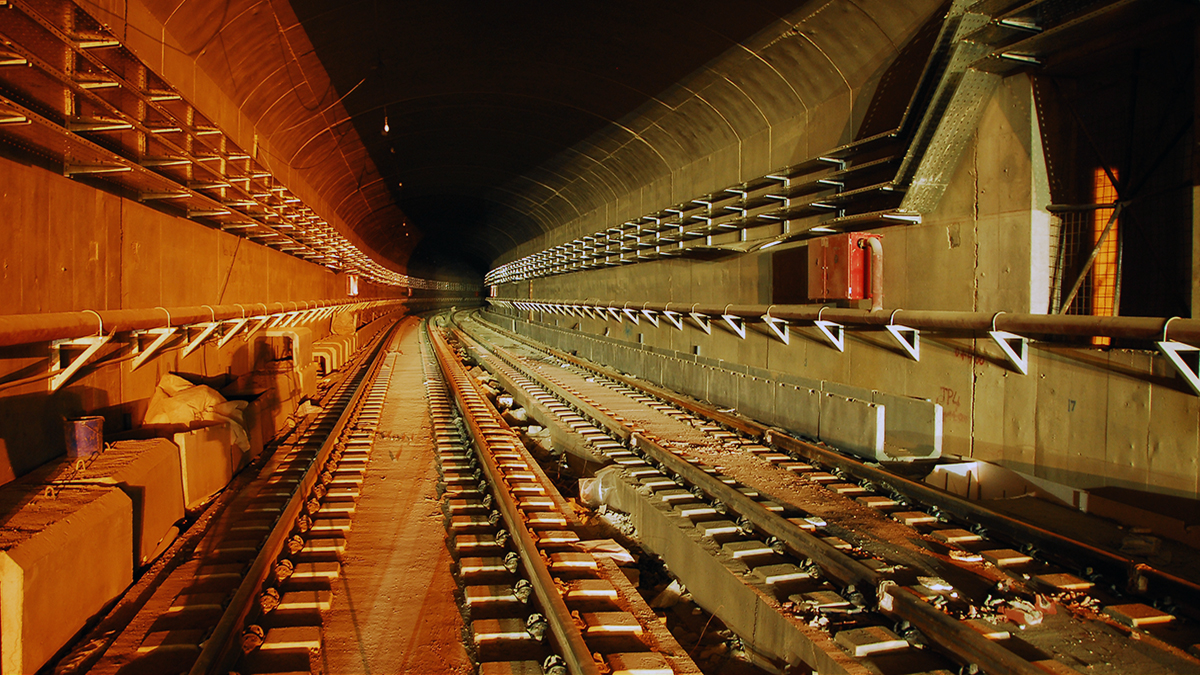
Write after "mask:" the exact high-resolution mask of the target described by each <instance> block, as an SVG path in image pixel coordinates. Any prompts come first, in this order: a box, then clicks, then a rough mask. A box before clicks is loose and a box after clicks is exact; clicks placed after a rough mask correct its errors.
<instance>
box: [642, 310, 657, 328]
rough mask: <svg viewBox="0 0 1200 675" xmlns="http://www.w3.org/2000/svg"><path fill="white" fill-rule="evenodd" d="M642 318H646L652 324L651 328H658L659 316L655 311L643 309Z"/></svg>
mask: <svg viewBox="0 0 1200 675" xmlns="http://www.w3.org/2000/svg"><path fill="white" fill-rule="evenodd" d="M642 316H644V317H646V320H647V321H649V322H650V325H651V326H654V327H655V328H658V314H655V313H654V310H652V309H643V310H642Z"/></svg>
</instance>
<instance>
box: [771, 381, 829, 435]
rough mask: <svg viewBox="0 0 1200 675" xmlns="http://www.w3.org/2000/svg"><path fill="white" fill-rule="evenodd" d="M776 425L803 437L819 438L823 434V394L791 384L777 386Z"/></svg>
mask: <svg viewBox="0 0 1200 675" xmlns="http://www.w3.org/2000/svg"><path fill="white" fill-rule="evenodd" d="M775 388H776V391H775V415H776V417H775V420H774V422H775V423H776V424H779V425H780V426H783V427H786V428H787V429H790V430H792V431H794V432H796V433H798V434H800V435H801V436H808V437H809V438H818V437H819V436H820V432H821V399H822V398H823V397H822V395H821V392H819V391H817V390H816V389H812V388H809V387H796V386H792V385H790V384H785V385H775Z"/></svg>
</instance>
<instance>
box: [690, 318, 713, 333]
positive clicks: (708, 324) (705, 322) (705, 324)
mask: <svg viewBox="0 0 1200 675" xmlns="http://www.w3.org/2000/svg"><path fill="white" fill-rule="evenodd" d="M688 316H690V317H692V321H695V322H696V325H697V326H700V330H702V331H704V332H705V333H708V334H709V335H712V320H711V319H709V318H708V316H707V315H705V314H697V313H695V312H688Z"/></svg>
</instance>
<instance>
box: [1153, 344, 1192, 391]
mask: <svg viewBox="0 0 1200 675" xmlns="http://www.w3.org/2000/svg"><path fill="white" fill-rule="evenodd" d="M1154 344H1155V346H1157V347H1158V351H1160V352H1162V355H1163V356H1165V357H1167V360H1168V361H1170V362H1171V365H1172V366H1175V370H1176V371H1177V372H1178V373H1179V374H1180V375H1181V376H1183V379H1184V380H1187V383H1188V386H1189V387H1191V388H1192V391H1193V392H1195V394H1196V395H1197V396H1200V374H1197V372H1196V368H1195V367H1193V366H1192V365H1191V364H1190V363H1188V362H1187V361H1184V360H1183V356H1182V355H1181V352H1196V351H1200V347H1193V346H1192V345H1189V344H1185V343H1183V342H1175V341H1174V340H1169V341H1165V342H1155V343H1154Z"/></svg>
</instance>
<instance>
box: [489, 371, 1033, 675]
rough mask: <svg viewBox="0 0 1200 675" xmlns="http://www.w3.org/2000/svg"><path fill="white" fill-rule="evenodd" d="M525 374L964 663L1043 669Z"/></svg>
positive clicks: (1006, 670) (1023, 672)
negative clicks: (883, 587) (884, 586)
mask: <svg viewBox="0 0 1200 675" xmlns="http://www.w3.org/2000/svg"><path fill="white" fill-rule="evenodd" d="M495 352H496V354H497V355H498V356H500V357H501V358H504V359H505V360H506V361H509V362H510V363H513V361H515V359H513V361H510V359H512V355H511V354H507V350H504V349H501V348H498V347H497V348H495ZM506 357H507V358H506ZM514 365H515V364H514ZM525 375H526V376H527V377H530V378H532V379H535V380H536V381H537V382H538V383H539V384H540V385H541V386H543V387H545V388H546V389H547V390H549V391H551V392H552V393H554V394H555V395H556V396H558V397H560V398H562V399H563V400H564V401H567V402H569V403H570V405H572V406H574V407H575V408H576V409H578V410H580V411H581V412H583V413H584V414H585V415H587V416H589V417H591V418H592V419H593V420H595V421H597V422H598V423H600V424H601V425H602V426H603V427H604V428H606V429H608V430H610V431H612V432H613V433H614V434H615V435H617V436H618V437H620V438H621V439H622V440H625V441H627V442H628V443H629V444H630V447H632V448H635V449H638V450H641V451H642V452H643V453H644V454H645V455H646V456H647V457H648V458H649V459H650V460H652V461H654V462H656V463H658V464H659V465H661V466H663V467H664V468H666V469H667V470H668V471H671V472H673V473H675V474H676V475H678V476H681V477H682V478H683V479H684V480H686V481H688V482H690V483H691V484H693V485H696V486H697V487H699V488H700V489H701V490H703V491H704V492H705V493H707V494H708V495H709V496H710V497H711V498H712V499H714V500H717V501H719V502H721V503H724V504H726V505H728V506H729V508H730V509H731V510H733V511H735V512H737V513H738V514H739V515H741V516H744V517H745V518H747V519H749V520H750V522H752V523H753V524H754V525H755V526H756V527H758V528H759V529H761V530H762V531H763V532H765V533H767V534H769V535H771V536H773V537H776V538H778V539H779V540H780V541H781V542H783V543H784V545H785V546H786V547H787V548H788V549H789V550H790V551H791V553H792V554H793V555H795V556H797V557H800V558H809V559H811V560H812V561H813V562H814V563H816V564H817V566H819V567H820V568H821V570H822V571H823V572H824V573H825V574H826V575H828V576H830V577H832V578H834V579H836V580H838V581H839V582H841V583H842V584H843V585H854V586H855V588H856V589H858V590H859V591H860V592H862V593H863V594H864V595H866V596H873V595H876V594H877V592H878V597H877V598H876V600H877V602H878V603H879V605H880V607H882V608H883V609H884V610H885V611H888V612H889V613H891V614H894V615H896V616H898V617H900V618H901V619H904V620H906V621H908V622H909V623H911V624H912V625H913V626H916V627H917V628H918V629H919V630H920V631H921V632H922V633H924V634H925V635H926V636H927V637H928V638H929V639H930V641H931V642H933V643H935V644H937V645H938V646H939V647H941V648H942V649H943V650H945V651H946V652H947V653H950V654H953V655H955V656H957V657H958V658H959V659H960V660H962V661H963V662H964V663H965V664H970V663H974V664H976V665H978V666H979V667H980V668H981V669H982V670H983V671H984V672H987V673H989V674H990V675H1036V674H1038V673H1043V672H1044V671H1042V670H1040V669H1039V668H1037V667H1036V666H1034V665H1033V664H1032V663H1030V662H1029V661H1027V660H1025V659H1023V658H1021V657H1020V656H1017V655H1016V654H1015V653H1013V652H1011V651H1009V650H1008V649H1006V648H1004V647H1002V646H1000V645H998V644H997V643H996V642H994V641H992V640H989V639H988V638H987V637H986V636H984V635H983V634H981V633H979V632H978V631H976V630H974V629H972V628H970V627H969V626H967V625H965V624H963V623H962V622H960V621H959V620H958V619H956V618H954V617H952V616H950V615H948V614H946V613H945V612H942V611H941V610H940V609H937V608H936V607H933V606H931V605H930V604H929V603H927V602H925V600H924V599H922V598H921V597H920V596H918V595H917V594H916V593H913V592H912V591H910V590H908V589H906V588H903V587H901V586H897V585H889V586H888V587H887V589H886V590H882V589H881V588H880V585H881V584H882V583H883V582H884V581H886V578H885V577H884V576H883V575H881V574H879V573H878V572H876V571H874V570H872V569H870V568H869V567H867V566H866V565H863V564H862V563H861V562H859V561H857V560H855V559H854V558H851V557H850V556H848V555H846V554H845V553H843V552H842V551H840V550H838V549H837V548H835V547H834V546H832V545H831V544H829V543H828V542H825V541H822V540H821V539H820V538H818V537H816V536H814V535H812V534H809V533H808V532H805V531H804V530H803V529H801V528H800V526H798V525H796V524H795V523H792V522H790V521H789V520H788V519H787V518H784V517H782V516H780V515H778V514H776V513H773V512H771V511H768V510H767V509H766V508H765V507H764V506H763V505H762V504H760V503H758V502H756V501H754V500H753V499H752V498H750V497H749V496H747V495H745V494H743V493H742V492H740V491H738V490H737V489H736V488H734V487H732V486H729V485H726V484H725V483H723V482H721V480H720V479H718V478H716V477H714V476H711V475H709V474H708V473H706V472H705V471H704V470H703V469H701V468H700V467H698V466H695V465H693V464H691V463H689V462H688V461H686V460H684V459H682V458H680V457H679V456H677V455H676V454H675V453H673V452H671V451H670V450H668V449H667V448H664V447H663V446H661V445H659V444H658V443H657V442H655V441H653V440H651V439H650V438H647V437H646V436H644V435H643V434H641V433H640V432H636V431H635V430H634V429H633V427H632V426H631V425H628V424H624V423H622V422H619V421H617V420H614V419H612V418H611V417H610V416H609V415H608V414H607V413H605V412H604V411H602V410H600V409H598V408H596V407H595V406H593V405H592V404H590V403H588V402H586V401H584V400H583V399H582V398H580V397H579V396H578V395H577V394H575V393H574V392H571V391H570V390H569V389H567V388H565V387H562V386H559V385H558V384H556V383H554V382H550V381H548V380H546V379H545V378H541V377H539V376H537V375H536V374H534V373H532V372H530V371H525Z"/></svg>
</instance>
